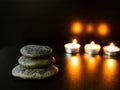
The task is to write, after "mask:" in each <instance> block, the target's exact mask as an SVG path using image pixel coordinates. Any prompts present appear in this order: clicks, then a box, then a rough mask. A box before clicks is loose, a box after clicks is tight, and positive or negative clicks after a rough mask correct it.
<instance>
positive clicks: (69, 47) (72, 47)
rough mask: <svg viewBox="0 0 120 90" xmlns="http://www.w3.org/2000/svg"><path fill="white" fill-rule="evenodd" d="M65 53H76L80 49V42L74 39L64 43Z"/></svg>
mask: <svg viewBox="0 0 120 90" xmlns="http://www.w3.org/2000/svg"><path fill="white" fill-rule="evenodd" d="M64 47H65V51H66V53H78V52H79V50H80V44H78V43H77V40H76V39H74V40H73V42H72V43H67V44H65V45H64Z"/></svg>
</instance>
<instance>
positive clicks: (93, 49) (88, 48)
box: [84, 41, 101, 55]
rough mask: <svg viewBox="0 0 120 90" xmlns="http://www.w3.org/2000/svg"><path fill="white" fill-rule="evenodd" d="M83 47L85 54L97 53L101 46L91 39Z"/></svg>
mask: <svg viewBox="0 0 120 90" xmlns="http://www.w3.org/2000/svg"><path fill="white" fill-rule="evenodd" d="M84 49H85V52H86V53H87V54H91V55H95V54H98V53H99V51H100V49H101V46H100V45H99V44H95V43H94V42H93V41H92V42H91V43H90V44H86V45H85V48H84Z"/></svg>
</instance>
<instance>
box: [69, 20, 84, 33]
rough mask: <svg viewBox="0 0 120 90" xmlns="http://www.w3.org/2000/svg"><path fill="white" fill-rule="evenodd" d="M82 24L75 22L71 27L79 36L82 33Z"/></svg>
mask: <svg viewBox="0 0 120 90" xmlns="http://www.w3.org/2000/svg"><path fill="white" fill-rule="evenodd" d="M82 28H83V27H82V24H81V23H80V22H74V23H73V24H72V26H71V30H72V33H73V34H79V33H81V32H82Z"/></svg>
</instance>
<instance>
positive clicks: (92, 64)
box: [83, 54, 101, 74]
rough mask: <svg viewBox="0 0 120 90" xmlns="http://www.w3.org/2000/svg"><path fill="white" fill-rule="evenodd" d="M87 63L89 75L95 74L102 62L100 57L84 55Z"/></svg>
mask: <svg viewBox="0 0 120 90" xmlns="http://www.w3.org/2000/svg"><path fill="white" fill-rule="evenodd" d="M83 59H84V61H85V65H86V69H87V73H88V74H93V73H94V72H96V71H95V70H96V69H97V67H98V64H99V62H100V60H101V57H100V55H96V56H90V55H88V54H84V55H83Z"/></svg>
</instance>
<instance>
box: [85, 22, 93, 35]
mask: <svg viewBox="0 0 120 90" xmlns="http://www.w3.org/2000/svg"><path fill="white" fill-rule="evenodd" d="M86 31H87V32H88V33H92V32H93V25H92V24H88V25H87V26H86Z"/></svg>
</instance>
